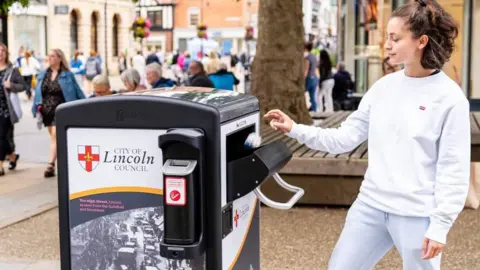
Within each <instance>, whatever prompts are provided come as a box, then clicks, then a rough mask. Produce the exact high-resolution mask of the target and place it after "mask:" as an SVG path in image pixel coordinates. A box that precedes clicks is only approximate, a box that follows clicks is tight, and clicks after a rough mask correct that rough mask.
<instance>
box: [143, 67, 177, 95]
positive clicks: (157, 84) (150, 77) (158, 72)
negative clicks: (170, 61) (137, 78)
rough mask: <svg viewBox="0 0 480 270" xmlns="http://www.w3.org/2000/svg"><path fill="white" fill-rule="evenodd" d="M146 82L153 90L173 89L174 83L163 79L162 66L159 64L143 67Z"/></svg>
mask: <svg viewBox="0 0 480 270" xmlns="http://www.w3.org/2000/svg"><path fill="white" fill-rule="evenodd" d="M145 73H146V75H147V81H148V83H149V84H150V85H151V86H152V88H153V89H155V88H164V87H173V86H175V82H174V81H172V80H170V79H167V78H165V77H163V75H162V74H163V72H162V66H161V65H160V64H159V63H156V62H153V63H151V64H149V65H147V66H146V67H145Z"/></svg>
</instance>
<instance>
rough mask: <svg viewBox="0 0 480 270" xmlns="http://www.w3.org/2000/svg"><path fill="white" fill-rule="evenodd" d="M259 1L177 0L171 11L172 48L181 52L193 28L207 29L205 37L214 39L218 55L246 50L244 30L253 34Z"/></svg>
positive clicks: (194, 29)
mask: <svg viewBox="0 0 480 270" xmlns="http://www.w3.org/2000/svg"><path fill="white" fill-rule="evenodd" d="M258 1H259V0H238V1H224V0H177V1H176V6H175V11H174V14H175V15H174V30H173V48H174V50H179V51H180V52H183V51H185V50H186V49H187V41H188V40H189V39H191V38H194V37H196V36H197V25H199V24H204V25H207V26H208V30H207V35H208V37H209V38H212V39H215V40H216V41H217V42H218V43H219V45H220V50H221V53H228V52H232V53H241V52H243V51H246V43H245V40H244V38H245V27H246V26H253V27H254V36H256V34H257V32H258V31H257V21H258Z"/></svg>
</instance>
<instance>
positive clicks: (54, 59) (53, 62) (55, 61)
mask: <svg viewBox="0 0 480 270" xmlns="http://www.w3.org/2000/svg"><path fill="white" fill-rule="evenodd" d="M61 61H62V60H61V59H60V57H58V55H57V54H56V53H55V51H50V53H49V54H48V63H49V64H50V66H58V65H60V62H61Z"/></svg>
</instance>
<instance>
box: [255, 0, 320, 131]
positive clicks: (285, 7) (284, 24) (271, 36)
mask: <svg viewBox="0 0 480 270" xmlns="http://www.w3.org/2000/svg"><path fill="white" fill-rule="evenodd" d="M258 18H259V21H258V31H259V32H258V43H257V53H256V55H255V59H254V61H253V64H252V94H253V95H255V96H256V97H257V98H258V100H259V102H260V112H261V114H262V115H263V114H265V113H266V112H267V111H269V110H271V109H280V110H282V111H283V112H285V113H287V114H288V115H289V116H290V117H291V118H292V119H293V120H294V121H295V122H297V123H302V124H311V123H312V118H311V117H310V114H309V113H308V109H307V105H306V102H305V79H304V77H303V72H304V68H305V67H304V64H305V63H304V57H303V51H304V29H303V11H302V0H260V1H259V13H258Z"/></svg>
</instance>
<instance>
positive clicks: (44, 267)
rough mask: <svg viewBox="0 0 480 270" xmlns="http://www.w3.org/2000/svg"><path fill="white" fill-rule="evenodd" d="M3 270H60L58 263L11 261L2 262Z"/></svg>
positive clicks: (0, 265) (0, 267)
mask: <svg viewBox="0 0 480 270" xmlns="http://www.w3.org/2000/svg"><path fill="white" fill-rule="evenodd" d="M0 269H1V270H57V269H58V270H60V264H59V262H58V261H14V262H12V261H10V262H2V261H1V260H0Z"/></svg>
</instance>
